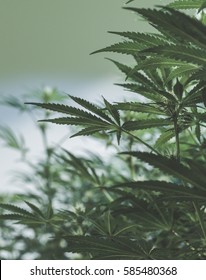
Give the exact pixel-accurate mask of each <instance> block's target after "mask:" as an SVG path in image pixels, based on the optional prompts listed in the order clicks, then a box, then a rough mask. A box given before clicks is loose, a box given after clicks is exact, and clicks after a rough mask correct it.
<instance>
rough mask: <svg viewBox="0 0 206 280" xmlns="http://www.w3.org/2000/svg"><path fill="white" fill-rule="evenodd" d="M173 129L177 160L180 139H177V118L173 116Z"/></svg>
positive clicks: (178, 157)
mask: <svg viewBox="0 0 206 280" xmlns="http://www.w3.org/2000/svg"><path fill="white" fill-rule="evenodd" d="M174 131H175V142H176V158H177V160H179V159H180V139H179V131H178V124H177V118H175V120H174Z"/></svg>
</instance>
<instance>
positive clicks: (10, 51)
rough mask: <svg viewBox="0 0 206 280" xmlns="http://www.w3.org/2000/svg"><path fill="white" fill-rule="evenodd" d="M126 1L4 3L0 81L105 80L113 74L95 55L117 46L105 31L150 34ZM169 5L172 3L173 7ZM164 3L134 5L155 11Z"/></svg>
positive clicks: (147, 0)
mask: <svg viewBox="0 0 206 280" xmlns="http://www.w3.org/2000/svg"><path fill="white" fill-rule="evenodd" d="M125 2H126V0H0V38H1V40H0V42H1V44H0V77H1V78H0V79H2V78H7V79H8V77H15V76H22V77H23V76H24V75H27V76H28V75H30V76H31V75H32V74H36V73H38V74H45V73H47V74H50V73H51V74H58V75H60V74H63V73H66V74H69V75H72V76H73V75H81V76H93V77H94V76H102V75H105V74H108V73H112V72H113V71H114V67H113V66H112V65H110V63H108V61H106V60H104V59H103V58H104V57H105V56H110V57H111V54H99V55H94V56H90V55H89V53H91V52H92V51H94V50H96V49H99V48H102V47H104V46H107V45H109V44H111V43H113V42H117V41H118V40H119V39H120V38H118V36H115V35H112V34H108V33H107V31H109V30H114V31H127V30H136V31H140V32H141V31H142V32H144V31H145V30H148V26H147V25H146V24H145V23H144V22H143V21H139V20H138V17H137V15H135V14H132V13H131V12H129V11H125V10H123V9H122V8H121V7H123V6H124V5H125ZM169 2H170V1H169ZM166 3H168V1H161V0H136V1H134V2H132V3H131V4H129V6H136V7H137V6H138V7H152V6H153V5H154V4H157V5H158V4H166Z"/></svg>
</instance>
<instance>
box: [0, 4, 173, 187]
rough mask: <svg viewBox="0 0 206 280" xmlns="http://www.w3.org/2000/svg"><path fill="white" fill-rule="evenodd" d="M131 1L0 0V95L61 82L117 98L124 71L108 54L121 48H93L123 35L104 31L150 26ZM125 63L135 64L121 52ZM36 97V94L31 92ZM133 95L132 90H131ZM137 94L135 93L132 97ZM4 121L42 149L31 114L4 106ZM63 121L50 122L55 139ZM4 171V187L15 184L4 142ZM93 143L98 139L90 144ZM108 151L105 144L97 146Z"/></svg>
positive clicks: (0, 172)
mask: <svg viewBox="0 0 206 280" xmlns="http://www.w3.org/2000/svg"><path fill="white" fill-rule="evenodd" d="M125 2H126V0H113V1H111V0H104V1H101V0H99V1H98V0H87V1H82V0H75V1H72V0H59V1H55V0H43V1H42V0H33V1H32V0H31V1H27V0H18V1H13V0H3V1H1V2H0V34H1V45H0V62H1V67H0V96H1V97H2V96H4V97H8V96H10V95H13V96H16V97H18V96H22V95H25V94H27V98H26V100H25V101H32V97H33V93H34V92H37V91H39V92H40V91H41V90H44V91H48V92H49V91H51V89H52V88H57V89H58V90H59V91H60V92H62V94H63V95H65V94H66V93H68V94H72V95H76V96H81V97H83V98H86V99H89V100H92V101H93V102H96V101H98V100H100V99H101V95H103V96H105V97H106V98H108V99H109V100H110V101H114V100H120V99H121V98H122V96H123V95H124V96H128V95H129V93H123V92H122V89H121V88H118V87H117V86H115V85H113V84H114V83H117V82H120V81H121V82H122V76H121V73H119V71H118V70H117V69H116V68H115V66H114V65H113V64H112V63H111V62H109V61H108V60H105V59H104V57H111V58H113V59H118V56H117V55H115V56H114V55H113V54H110V53H106V54H105V53H103V54H97V55H90V53H91V52H92V51H95V50H97V49H100V48H103V47H105V46H108V45H110V44H112V43H115V42H118V41H119V40H120V37H118V36H116V35H113V34H108V33H107V31H138V32H145V31H152V29H151V27H149V26H148V25H147V24H146V23H145V22H144V21H143V20H140V19H139V18H138V16H137V15H136V14H134V13H131V12H129V11H126V10H124V9H122V8H121V7H124V5H125ZM168 2H170V1H161V0H144V1H143V0H138V1H134V2H132V3H131V4H130V6H136V7H153V6H154V5H161V4H167V3H168ZM119 58H120V61H121V62H128V63H130V62H131V63H132V60H130V58H129V57H127V56H125V57H124V56H123V55H121V56H120V57H119ZM29 96H31V98H29ZM130 98H131V97H130ZM132 98H133V97H132ZM0 116H1V123H0V125H1V126H9V127H12V128H13V129H14V130H15V132H16V133H17V134H18V133H22V134H23V135H24V137H25V139H26V143H27V145H28V148H29V149H32V151H33V152H34V156H35V155H38V153H39V152H40V151H41V144H40V140H39V138H38V137H39V136H38V133H36V131H35V128H34V126H33V125H32V124H31V120H30V119H29V118H27V116H26V115H22V114H19V113H18V114H17V113H16V111H15V110H12V109H8V108H7V107H2V106H1V107H0ZM64 129H65V128H62V127H57V126H55V125H54V126H52V131H51V139H52V141H54V142H55V141H57V142H58V141H59V139H61V138H62V137H64V134H65V131H64ZM0 145H1V146H0V151H1V156H0V166H1V168H0V178H1V186H0V192H1V191H2V190H7V191H9V190H13V187H14V186H12V185H11V183H10V182H9V176H8V174H9V173H8V172H11V170H15V169H16V168H18V156H17V155H16V154H15V152H13V151H10V150H8V149H7V148H6V147H2V146H3V144H1V143H0ZM65 145H69V146H70V147H71V149H75V148H76V149H77V150H80V147H82V148H85V147H86V148H89V146H90V145H91V142H89V140H88V139H86V137H84V139H82V138H81V139H77V138H74V139H69V138H68V141H66V144H65ZM93 149H95V148H94V146H93ZM97 150H98V152H99V153H104V152H105V150H104V148H103V147H102V150H101V148H100V147H98V148H97Z"/></svg>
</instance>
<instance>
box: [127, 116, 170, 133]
mask: <svg viewBox="0 0 206 280" xmlns="http://www.w3.org/2000/svg"><path fill="white" fill-rule="evenodd" d="M171 124H172V123H171V121H169V120H164V119H148V120H139V121H127V122H125V123H124V124H123V126H122V128H123V129H125V130H129V131H130V130H141V129H148V128H152V127H164V126H168V125H171Z"/></svg>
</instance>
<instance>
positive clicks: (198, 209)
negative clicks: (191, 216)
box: [193, 202, 206, 241]
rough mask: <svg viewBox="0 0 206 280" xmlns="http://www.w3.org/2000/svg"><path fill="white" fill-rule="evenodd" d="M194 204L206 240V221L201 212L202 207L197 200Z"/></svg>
mask: <svg viewBox="0 0 206 280" xmlns="http://www.w3.org/2000/svg"><path fill="white" fill-rule="evenodd" d="M193 206H194V208H195V211H196V214H197V217H198V220H199V223H200V227H201V229H202V233H203V237H204V239H205V241H206V227H205V223H204V220H203V218H202V215H201V212H200V208H199V206H198V204H197V202H193Z"/></svg>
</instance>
